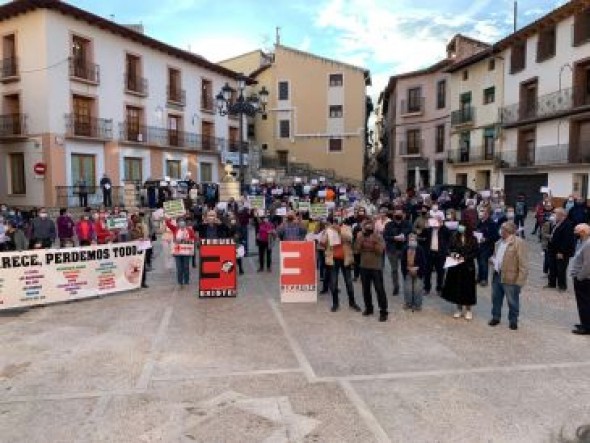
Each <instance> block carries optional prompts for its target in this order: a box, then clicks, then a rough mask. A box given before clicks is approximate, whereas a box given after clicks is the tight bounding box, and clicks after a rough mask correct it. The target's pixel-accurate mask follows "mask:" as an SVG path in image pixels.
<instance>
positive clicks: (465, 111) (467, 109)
mask: <svg viewBox="0 0 590 443" xmlns="http://www.w3.org/2000/svg"><path fill="white" fill-rule="evenodd" d="M474 120H475V108H474V107H473V106H471V105H468V106H464V107H463V108H462V109H459V110H458V111H453V112H451V126H465V125H472V124H473V122H474Z"/></svg>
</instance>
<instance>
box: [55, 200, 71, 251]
mask: <svg viewBox="0 0 590 443" xmlns="http://www.w3.org/2000/svg"><path fill="white" fill-rule="evenodd" d="M74 226H75V223H74V220H72V217H71V216H70V215H69V214H68V213H67V209H66V208H61V209H60V210H59V217H57V237H58V238H59V247H60V248H63V247H65V245H66V243H72V242H73V241H74Z"/></svg>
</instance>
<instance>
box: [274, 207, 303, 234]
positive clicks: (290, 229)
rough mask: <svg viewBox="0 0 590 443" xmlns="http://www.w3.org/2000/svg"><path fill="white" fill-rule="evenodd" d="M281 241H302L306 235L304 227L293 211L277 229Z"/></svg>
mask: <svg viewBox="0 0 590 443" xmlns="http://www.w3.org/2000/svg"><path fill="white" fill-rule="evenodd" d="M277 235H278V236H279V238H280V239H281V241H303V240H305V236H306V235H307V231H306V230H305V228H304V227H303V226H302V225H301V223H299V221H298V220H297V217H295V214H294V213H293V212H290V213H289V214H288V215H287V219H286V221H285V223H283V224H282V225H281V226H279V228H278V229H277Z"/></svg>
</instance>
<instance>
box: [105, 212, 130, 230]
mask: <svg viewBox="0 0 590 443" xmlns="http://www.w3.org/2000/svg"><path fill="white" fill-rule="evenodd" d="M106 225H107V229H108V230H109V231H113V230H116V229H127V227H128V226H129V223H128V221H127V217H126V216H124V215H120V216H114V217H108V218H107V219H106Z"/></svg>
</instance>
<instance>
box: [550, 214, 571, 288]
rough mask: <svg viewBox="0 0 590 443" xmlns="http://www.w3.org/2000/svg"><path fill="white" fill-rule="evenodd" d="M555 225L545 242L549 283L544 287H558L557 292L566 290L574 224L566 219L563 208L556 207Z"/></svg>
mask: <svg viewBox="0 0 590 443" xmlns="http://www.w3.org/2000/svg"><path fill="white" fill-rule="evenodd" d="M553 213H554V214H555V227H554V228H553V231H552V232H551V237H550V238H549V243H548V244H547V254H548V259H549V283H548V284H547V286H545V288H556V287H557V288H558V289H559V292H564V291H567V266H568V264H569V261H570V258H571V257H573V256H574V254H575V252H576V237H575V236H574V225H573V224H572V222H571V221H569V220H568V219H567V214H566V212H565V209H563V208H557V209H555V211H553Z"/></svg>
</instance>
